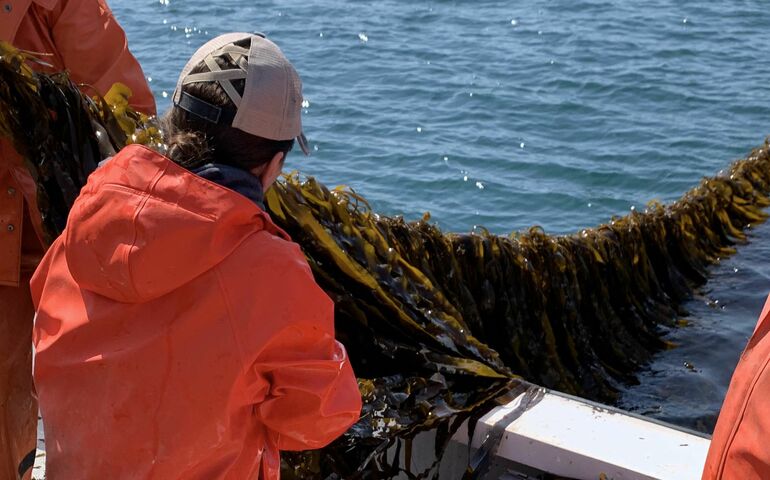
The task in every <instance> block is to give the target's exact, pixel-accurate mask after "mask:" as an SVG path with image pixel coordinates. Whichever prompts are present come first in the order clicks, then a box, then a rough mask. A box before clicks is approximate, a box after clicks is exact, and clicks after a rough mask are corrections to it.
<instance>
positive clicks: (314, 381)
mask: <svg viewBox="0 0 770 480" xmlns="http://www.w3.org/2000/svg"><path fill="white" fill-rule="evenodd" d="M296 255H297V256H299V258H297V257H296V256H295V257H292V258H290V259H289V260H288V261H284V262H280V261H279V260H277V259H276V258H275V257H274V258H272V259H270V260H267V261H268V262H269V263H270V264H272V267H268V269H269V270H271V273H270V274H268V275H267V276H266V277H265V278H269V281H267V282H257V284H255V285H252V287H255V288H257V289H258V291H259V292H260V298H264V299H265V301H264V302H263V303H262V304H261V305H260V306H259V310H260V311H259V315H258V317H259V319H258V320H257V321H254V322H252V324H251V325H250V326H249V327H247V328H246V331H247V332H250V334H249V333H247V335H249V336H250V338H251V339H252V341H253V343H254V344H255V345H260V346H259V348H258V351H256V352H255V354H254V356H253V357H252V358H254V361H253V363H252V365H251V369H252V370H251V371H252V374H254V378H257V379H259V383H260V384H261V385H262V387H261V388H258V389H256V391H255V392H254V393H255V396H256V397H257V398H255V399H254V401H255V403H256V413H257V417H258V418H259V420H260V422H261V423H262V424H263V425H264V426H265V427H266V428H267V430H268V433H269V435H270V437H271V439H272V441H273V442H274V443H275V445H276V446H277V448H278V449H279V450H308V449H316V448H322V447H324V446H326V445H327V444H329V443H331V442H332V441H333V440H334V439H336V438H337V437H339V436H340V435H342V434H343V433H344V432H345V431H346V430H347V429H348V428H350V426H351V425H352V424H354V423H355V422H356V421H358V418H359V415H360V412H361V394H360V392H359V390H358V382H357V380H356V377H355V375H354V373H353V369H352V368H351V365H350V361H349V359H348V356H347V353H346V351H345V347H344V346H343V345H342V344H341V343H339V342H337V341H336V340H335V338H334V304H333V302H332V301H331V299H330V298H329V297H328V296H327V295H326V294H325V293H324V292H323V290H321V288H320V287H318V285H317V284H316V283H315V280H314V279H313V276H312V273H311V271H310V267H309V266H308V265H307V262H306V261H305V259H304V257H302V254H301V253H300V251H299V248H296ZM277 258H280V256H278V257H277ZM284 258H285V257H284ZM262 267H263V268H264V267H265V266H264V265H263V266H262ZM255 320H256V319H255ZM266 332H269V333H267V335H265V333H266ZM258 391H261V392H262V393H258Z"/></svg>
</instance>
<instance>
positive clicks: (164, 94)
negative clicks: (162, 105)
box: [161, 90, 168, 98]
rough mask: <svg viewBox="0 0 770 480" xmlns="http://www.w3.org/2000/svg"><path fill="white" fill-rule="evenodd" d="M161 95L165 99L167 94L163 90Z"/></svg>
mask: <svg viewBox="0 0 770 480" xmlns="http://www.w3.org/2000/svg"><path fill="white" fill-rule="evenodd" d="M161 95H163V98H166V97H168V92H167V91H165V90H163V93H161Z"/></svg>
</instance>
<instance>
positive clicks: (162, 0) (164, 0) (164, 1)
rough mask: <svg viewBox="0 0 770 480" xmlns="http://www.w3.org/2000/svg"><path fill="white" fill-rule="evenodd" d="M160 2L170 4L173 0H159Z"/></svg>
mask: <svg viewBox="0 0 770 480" xmlns="http://www.w3.org/2000/svg"><path fill="white" fill-rule="evenodd" d="M158 3H160V4H161V5H168V4H169V3H171V0H158Z"/></svg>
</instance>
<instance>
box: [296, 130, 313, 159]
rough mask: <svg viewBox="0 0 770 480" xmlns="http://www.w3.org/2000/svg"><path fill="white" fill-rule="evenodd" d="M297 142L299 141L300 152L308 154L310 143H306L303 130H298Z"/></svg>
mask: <svg viewBox="0 0 770 480" xmlns="http://www.w3.org/2000/svg"><path fill="white" fill-rule="evenodd" d="M297 143H299V148H301V149H302V153H304V154H305V155H307V156H310V145H308V143H307V137H305V133H304V132H300V134H299V136H298V137H297Z"/></svg>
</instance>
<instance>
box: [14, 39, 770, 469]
mask: <svg viewBox="0 0 770 480" xmlns="http://www.w3.org/2000/svg"><path fill="white" fill-rule="evenodd" d="M25 61H34V58H33V57H31V56H30V55H29V54H26V53H24V52H19V51H17V50H14V49H13V48H12V47H10V46H8V45H7V44H0V81H1V82H0V135H2V136H4V137H9V138H10V139H11V140H12V141H13V144H14V146H15V147H16V149H17V151H19V152H20V153H21V154H22V156H23V157H24V158H25V160H26V165H27V167H28V168H29V169H30V172H31V173H32V175H33V177H34V179H35V181H36V182H37V185H38V208H39V209H40V212H41V215H42V217H43V219H44V222H45V226H46V229H47V231H48V232H49V233H50V234H51V236H55V235H56V234H58V232H60V231H61V229H62V228H63V226H64V222H65V221H66V214H67V211H68V209H69V207H70V205H71V202H72V200H73V199H74V197H75V196H76V195H77V192H78V190H79V188H80V187H81V186H82V185H83V183H84V181H85V178H86V177H87V175H88V173H90V171H92V170H93V169H94V168H95V165H96V163H97V162H98V161H99V160H100V159H101V158H103V157H104V156H106V155H108V154H109V152H108V150H109V148H105V141H104V140H105V137H104V136H105V135H106V139H107V147H109V146H112V147H114V148H119V147H122V146H123V145H125V144H126V143H130V142H139V143H144V144H149V145H150V146H153V147H154V148H157V149H158V150H160V151H163V144H162V139H161V138H160V132H159V131H158V129H157V128H156V127H155V126H154V124H153V119H151V118H147V117H144V116H142V115H139V114H137V113H135V112H133V111H132V110H131V108H130V107H129V106H128V103H127V97H128V95H129V93H130V92H127V91H126V89H125V88H124V87H121V86H120V85H118V86H116V87H115V88H114V89H113V90H112V91H111V92H110V93H109V94H108V95H107V96H106V98H105V99H104V100H103V99H99V98H98V97H94V98H89V97H88V96H85V95H82V94H80V92H79V91H78V89H77V88H76V86H75V85H73V84H72V83H71V82H70V81H69V80H68V79H67V77H66V75H63V74H51V75H43V74H36V73H32V71H31V70H29V69H28V68H26V67H25V63H24V62H25ZM97 126H98V128H97ZM96 130H99V132H100V133H99V134H98V135H97V133H96ZM100 135H101V136H102V137H101V141H100ZM768 192H770V155H769V154H768V145H767V144H765V145H764V146H763V147H762V148H760V149H757V150H755V151H753V152H752V153H751V154H750V155H749V156H748V157H747V158H746V159H743V160H740V161H737V162H735V163H734V164H732V165H731V166H730V168H729V169H728V170H726V171H725V172H722V173H721V174H720V175H717V176H716V177H713V178H707V179H704V180H702V181H701V183H700V185H698V186H697V187H695V188H694V189H692V190H691V191H689V192H687V193H686V194H685V195H684V196H683V197H682V198H681V199H680V200H678V201H677V202H674V203H672V204H670V205H662V204H660V203H652V204H650V205H648V206H647V207H646V209H644V211H633V212H631V213H630V214H629V215H627V216H624V217H616V218H613V219H612V220H611V221H610V222H608V223H607V224H604V225H600V226H598V227H596V228H591V229H586V230H582V231H580V232H578V233H576V234H574V235H566V236H550V235H547V234H546V233H545V232H543V231H542V229H540V228H532V229H530V230H529V231H527V232H523V233H517V234H514V235H511V236H497V235H492V234H490V233H488V232H485V231H483V230H482V231H481V232H480V233H474V234H465V235H457V234H445V233H443V232H441V231H440V230H439V229H438V228H437V227H436V226H435V225H432V224H430V223H429V222H428V221H427V220H423V221H418V222H405V221H404V220H403V219H401V218H399V217H384V216H382V217H381V216H379V215H377V214H376V213H374V212H373V211H372V210H371V208H369V206H368V204H367V203H366V201H365V200H364V199H363V198H362V197H361V196H359V195H358V194H356V193H355V192H353V191H351V190H348V189H333V190H330V189H328V188H326V187H325V186H323V185H321V184H320V183H318V182H317V181H315V180H314V179H312V178H302V177H300V176H299V175H298V174H292V175H290V176H288V177H286V178H285V179H284V180H283V181H282V182H280V183H279V184H278V185H277V186H276V187H275V188H273V189H272V190H271V191H269V192H268V194H267V196H266V203H267V207H268V209H269V211H270V214H271V216H272V218H273V219H274V220H275V221H276V223H277V224H279V225H280V226H281V227H282V228H284V229H285V230H286V231H287V232H289V233H290V234H291V236H292V238H293V239H294V240H295V241H297V242H298V243H299V244H300V245H301V246H302V248H303V251H304V252H305V255H306V257H307V259H308V262H309V264H310V266H311V267H312V270H313V273H314V275H315V277H316V279H317V281H318V283H319V284H320V285H321V286H322V287H323V288H324V290H325V291H326V292H327V293H328V294H329V296H330V297H331V298H332V299H333V300H334V302H335V308H336V328H337V335H338V337H339V339H340V340H342V341H343V342H344V343H345V345H346V346H347V348H348V350H349V354H350V358H351V360H352V361H353V363H354V367H355V370H356V373H357V374H358V376H359V386H360V390H361V395H362V398H363V399H364V408H363V412H362V417H361V420H360V421H359V422H358V423H357V424H356V425H355V426H354V427H353V428H351V429H350V431H348V432H347V433H346V434H345V435H344V436H343V437H342V438H340V439H339V440H338V441H336V442H335V443H333V444H332V445H330V446H329V447H327V448H326V449H324V450H322V451H320V452H318V451H316V452H303V453H293V454H289V455H286V456H285V457H284V460H285V465H284V475H285V476H286V478H389V477H392V476H395V475H397V474H399V473H401V474H405V475H406V476H407V477H408V478H434V477H435V475H436V471H437V468H436V467H437V464H435V463H434V465H432V466H431V467H429V468H428V469H426V470H425V471H422V472H410V471H409V468H408V467H409V464H410V462H409V458H410V456H411V439H412V438H413V437H414V436H415V435H416V434H417V433H418V432H420V431H423V430H427V429H435V430H436V431H437V436H436V449H435V451H436V458H437V459H438V458H440V456H441V453H442V452H443V451H444V448H445V447H446V445H447V442H448V441H449V439H450V438H451V436H452V434H453V433H454V432H455V431H456V429H457V428H459V427H460V425H461V424H462V421H464V420H466V419H471V420H472V419H473V418H474V417H476V416H477V415H479V414H480V412H483V411H485V410H486V409H487V408H489V407H490V406H491V405H494V403H495V401H496V399H499V398H500V395H501V394H503V393H504V392H506V391H508V390H510V389H511V388H520V387H522V386H523V385H524V384H525V382H524V381H523V380H521V379H522V378H523V379H526V380H528V381H532V382H536V383H539V384H542V385H545V386H549V387H553V388H557V389H560V390H563V391H567V392H571V393H576V394H579V395H583V396H587V397H590V398H594V399H599V400H604V401H611V400H613V399H614V398H615V395H616V392H617V386H618V385H619V384H620V383H627V382H633V381H634V379H635V373H636V372H637V371H638V368H639V366H640V365H643V364H644V363H645V362H647V361H649V359H650V356H651V355H652V354H653V353H654V352H656V351H659V350H660V349H663V348H667V347H668V346H669V345H667V344H666V342H665V341H664V340H662V339H661V327H665V326H670V325H675V324H676V320H677V318H678V317H679V316H680V315H682V314H683V313H684V312H683V311H682V307H681V305H682V302H683V301H684V300H686V299H687V298H688V297H689V296H690V295H691V293H692V291H693V288H695V287H697V286H698V285H700V284H702V283H703V282H705V281H706V279H707V278H708V269H709V266H710V265H712V264H714V263H715V262H718V261H719V259H720V258H722V257H725V256H727V255H730V254H732V253H733V252H734V251H735V250H734V248H735V245H736V244H738V243H741V242H745V241H746V239H747V237H746V233H745V229H746V228H747V227H748V226H750V225H751V224H755V223H757V222H761V221H763V220H764V219H765V216H766V215H765V213H764V212H763V208H765V207H767V206H768V205H770V200H768V197H767V194H768ZM394 450H395V452H394ZM394 453H395V455H394Z"/></svg>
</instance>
